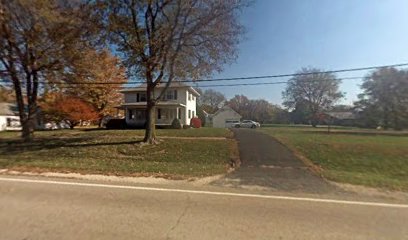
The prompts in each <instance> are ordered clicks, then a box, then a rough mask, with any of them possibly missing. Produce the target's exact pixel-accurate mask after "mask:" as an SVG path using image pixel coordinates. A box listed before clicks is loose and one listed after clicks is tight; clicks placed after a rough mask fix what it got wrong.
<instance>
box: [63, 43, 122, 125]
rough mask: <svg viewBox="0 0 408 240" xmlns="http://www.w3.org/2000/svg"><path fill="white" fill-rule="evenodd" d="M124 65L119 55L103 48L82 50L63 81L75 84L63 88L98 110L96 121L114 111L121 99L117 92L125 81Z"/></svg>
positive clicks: (110, 114) (99, 121) (111, 114)
mask: <svg viewBox="0 0 408 240" xmlns="http://www.w3.org/2000/svg"><path fill="white" fill-rule="evenodd" d="M125 71H126V70H125V68H124V67H123V66H122V65H121V62H120V60H119V58H117V57H114V56H112V55H111V53H110V52H108V51H107V50H103V51H100V52H98V51H96V50H93V49H89V50H85V51H84V52H83V56H82V58H81V59H80V60H78V61H76V62H75V63H74V64H73V68H72V72H71V73H68V74H67V79H68V80H67V82H68V83H73V84H79V85H73V86H76V88H69V89H67V90H66V92H67V93H68V94H70V95H73V96H77V97H79V98H81V99H83V100H84V101H86V102H87V103H89V104H90V105H91V106H92V107H93V108H94V109H95V111H96V112H97V113H98V116H99V117H98V124H99V126H101V121H102V119H103V118H104V117H106V116H113V115H115V114H116V112H117V109H116V108H115V107H117V106H118V105H120V103H121V101H122V94H121V93H120V92H119V91H120V89H121V85H122V84H123V83H126V82H127V79H126V73H125Z"/></svg>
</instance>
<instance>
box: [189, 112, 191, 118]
mask: <svg viewBox="0 0 408 240" xmlns="http://www.w3.org/2000/svg"><path fill="white" fill-rule="evenodd" d="M188 118H191V110H188Z"/></svg>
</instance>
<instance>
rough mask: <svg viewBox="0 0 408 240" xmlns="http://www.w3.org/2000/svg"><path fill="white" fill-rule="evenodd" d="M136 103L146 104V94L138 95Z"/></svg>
mask: <svg viewBox="0 0 408 240" xmlns="http://www.w3.org/2000/svg"><path fill="white" fill-rule="evenodd" d="M136 102H146V93H137V94H136Z"/></svg>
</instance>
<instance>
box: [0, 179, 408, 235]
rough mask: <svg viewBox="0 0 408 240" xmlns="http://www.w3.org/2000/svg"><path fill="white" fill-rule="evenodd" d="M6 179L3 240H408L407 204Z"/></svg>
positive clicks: (1, 183)
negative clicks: (374, 204)
mask: <svg viewBox="0 0 408 240" xmlns="http://www.w3.org/2000/svg"><path fill="white" fill-rule="evenodd" d="M5 178H7V179H10V178H8V177H5V176H0V239H342V240H343V239H370V240H371V239H408V227H407V222H408V208H407V205H405V207H399V206H373V205H370V204H363V205H356V204H354V203H351V204H348V203H344V202H335V201H332V202H320V201H318V200H317V201H314V200H313V201H312V200H307V199H306V200H302V199H298V200H291V199H273V198H262V197H257V196H252V195H228V194H225V193H217V194H211V193H209V192H206V193H205V194H203V193H200V192H193V191H184V190H172V191H168V190H166V189H158V190H155V188H146V189H143V188H140V189H139V188H126V187H123V186H116V185H98V184H94V185H86V184H84V182H83V181H82V182H80V184H83V185H76V184H75V183H72V182H73V181H74V180H69V181H68V180H66V181H68V182H61V181H63V180H56V181H57V182H55V183H52V182H36V180H35V179H34V178H27V177H26V178H25V179H28V180H27V181H28V182H19V181H17V182H16V181H10V180H4V179H5ZM13 178H16V177H13ZM32 180H33V181H32ZM45 181H48V180H47V179H45ZM85 183H86V182H85ZM150 187H154V186H152V185H150Z"/></svg>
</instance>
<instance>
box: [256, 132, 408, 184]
mask: <svg viewBox="0 0 408 240" xmlns="http://www.w3.org/2000/svg"><path fill="white" fill-rule="evenodd" d="M259 131H262V132H265V133H267V134H270V135H272V136H274V137H275V138H277V139H278V140H279V141H281V142H283V143H284V144H286V145H287V146H288V147H289V148H291V149H293V150H294V151H296V152H297V153H299V154H301V155H303V156H305V157H307V158H308V159H309V160H311V161H312V162H313V163H314V164H315V165H318V166H320V167H321V168H322V169H323V170H322V174H323V176H325V177H326V178H327V179H330V180H334V181H338V182H343V183H351V184H359V185H365V186H370V187H380V188H387V189H393V190H403V191H408V135H407V133H406V132H391V131H387V132H379V131H376V130H344V129H342V130H338V131H336V130H335V131H333V132H332V133H330V134H328V133H327V129H324V128H318V129H315V128H311V127H303V128H293V127H271V128H263V129H260V130H259Z"/></svg>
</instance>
